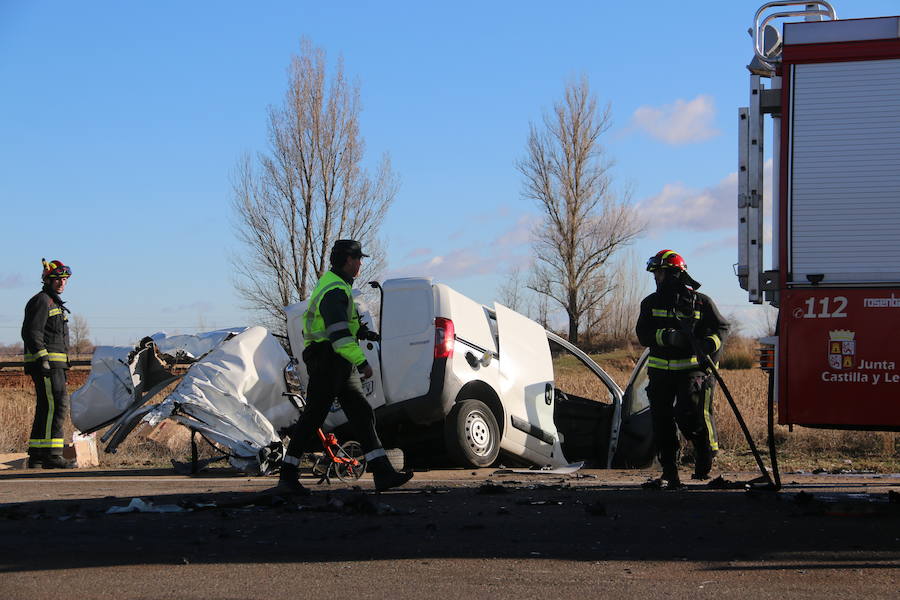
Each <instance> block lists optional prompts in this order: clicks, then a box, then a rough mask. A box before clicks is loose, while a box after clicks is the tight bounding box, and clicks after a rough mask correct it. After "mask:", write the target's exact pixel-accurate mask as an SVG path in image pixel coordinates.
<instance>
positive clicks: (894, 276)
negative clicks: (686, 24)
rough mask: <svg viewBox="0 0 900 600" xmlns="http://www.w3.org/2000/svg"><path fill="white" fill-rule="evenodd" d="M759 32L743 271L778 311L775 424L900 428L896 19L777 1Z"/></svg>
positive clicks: (744, 138)
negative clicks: (767, 187) (768, 172)
mask: <svg viewBox="0 0 900 600" xmlns="http://www.w3.org/2000/svg"><path fill="white" fill-rule="evenodd" d="M791 7H794V8H791ZM785 9H787V10H785ZM786 19H794V20H795V21H794V22H787V21H785V20H786ZM796 19H802V20H800V21H796ZM773 22H781V23H782V25H783V27H782V29H781V30H778V29H777V28H776V27H775V26H773V24H772V23H773ZM751 34H752V36H753V45H754V58H753V61H752V63H751V64H750V65H748V69H749V70H750V71H751V76H750V105H749V106H748V107H745V108H741V109H739V127H740V129H739V145H740V152H739V155H740V157H739V170H738V180H739V184H738V230H739V254H738V264H737V265H736V267H737V268H736V271H737V273H736V274H737V276H738V280H739V282H740V285H741V287H742V288H743V289H745V290H747V292H748V295H749V300H750V301H751V302H754V303H757V304H761V303H763V302H768V303H770V304H771V305H772V306H774V307H777V308H778V328H777V334H776V336H775V338H774V339H772V340H771V341H772V342H773V344H774V346H775V363H774V376H775V385H774V388H775V394H776V398H777V401H778V421H779V423H781V424H789V425H790V424H798V425H804V426H809V427H832V428H847V429H866V430H895V431H896V430H900V16H889V17H877V18H866V19H845V20H841V19H839V18H838V16H837V14H836V12H835V10H834V8H833V7H832V6H831V5H830V4H829V3H828V2H824V1H818V2H769V3H767V4H765V5H763V6H762V7H761V8H760V9H759V11H757V13H756V16H755V20H754V23H753V28H752V30H751ZM765 115H769V116H770V117H771V123H772V128H771V134H770V136H771V138H770V139H771V142H772V148H773V150H772V163H773V168H772V173H773V177H772V179H773V181H772V197H771V202H766V203H765V205H766V206H767V208H766V211H769V210H770V209H771V210H770V215H769V219H770V220H769V221H765V219H764V202H763V175H762V174H763V161H764V153H763V145H764V138H765V129H764V123H765ZM768 207H770V209H769V208H768ZM767 223H768V224H770V226H771V239H772V244H771V249H772V254H771V268H769V269H766V268H765V267H764V266H763V247H764V245H765V244H764V234H766V235H767V234H768V231H765V229H767V227H766V225H767Z"/></svg>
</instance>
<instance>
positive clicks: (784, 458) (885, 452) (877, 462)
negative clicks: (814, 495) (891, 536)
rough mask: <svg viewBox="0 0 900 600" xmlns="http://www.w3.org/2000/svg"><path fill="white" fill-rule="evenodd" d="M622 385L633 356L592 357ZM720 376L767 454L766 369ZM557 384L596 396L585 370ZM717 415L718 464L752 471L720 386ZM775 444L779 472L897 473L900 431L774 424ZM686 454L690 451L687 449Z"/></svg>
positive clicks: (562, 377) (566, 372)
mask: <svg viewBox="0 0 900 600" xmlns="http://www.w3.org/2000/svg"><path fill="white" fill-rule="evenodd" d="M594 358H595V359H596V361H597V362H598V364H600V365H601V366H603V367H604V368H605V369H606V371H607V372H608V373H609V375H610V376H611V377H612V378H613V379H614V380H615V381H616V383H618V384H619V386H620V387H622V388H623V389H624V388H625V386H626V384H627V383H628V378H629V376H630V375H631V368H632V365H633V364H634V361H633V359H628V358H627V357H618V356H615V357H613V358H612V359H606V360H605V358H604V356H596V357H594ZM720 372H721V374H722V378H723V379H724V380H725V383H726V384H727V385H728V388H729V389H730V390H731V395H732V397H733V398H734V400H735V404H737V406H738V409H739V410H740V412H741V415H742V416H743V418H744V422H745V423H746V424H747V427H748V429H749V430H750V433H751V434H752V437H753V440H754V442H755V443H756V446H757V448H758V449H759V450H760V451H761V452H762V453H763V454H764V455H765V457H766V463H767V464H768V454H767V453H768V449H767V446H766V439H767V438H766V429H767V410H768V407H767V384H768V379H767V375H766V373H764V372H763V371H761V370H760V369H722V370H721V371H720ZM557 379H558V381H557V384H558V386H559V387H561V388H562V389H563V390H565V391H566V392H571V393H574V394H576V395H579V396H583V397H589V398H594V397H595V396H596V393H595V391H594V389H593V388H594V387H595V379H594V378H593V377H592V376H589V375H587V374H586V373H583V372H580V371H576V370H568V369H563V370H562V373H561V375H558V376H557ZM715 398H716V399H715V417H716V424H717V429H718V433H719V445H720V447H721V451H720V453H719V457H718V459H717V460H718V464H719V467H720V468H723V469H755V468H756V463H755V461H754V459H753V455H752V454H751V452H750V447H749V445H748V444H747V442H746V440H745V438H744V435H743V433H742V432H741V428H740V425H739V424H738V422H737V419H736V418H735V416H734V413H733V411H732V410H731V407H730V406H729V404H728V401H727V400H726V398H725V396H724V395H723V394H722V392H721V390H719V389H718V388H717V390H716V396H715ZM775 443H776V446H777V449H778V460H779V466H780V467H781V469H783V470H804V471H812V470H815V469H825V470H827V471H835V470H841V469H843V470H874V471H877V472H889V473H897V472H900V434H896V433H883V432H870V431H840V430H826V429H811V428H806V427H794V430H793V431H792V432H789V431H788V428H787V427H786V426H782V425H777V423H776V425H775ZM684 454H685V455H689V454H690V452H689V449H688V447H686V448H685V453H684Z"/></svg>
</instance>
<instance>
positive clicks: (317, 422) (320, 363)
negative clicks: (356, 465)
mask: <svg viewBox="0 0 900 600" xmlns="http://www.w3.org/2000/svg"><path fill="white" fill-rule="evenodd" d="M367 256H368V255H367V254H363V252H362V247H361V246H360V243H359V242H357V241H356V240H338V241H336V242H335V244H334V247H333V248H332V250H331V257H330V260H331V269H330V270H328V271H326V272H325V274H324V275H322V277H321V279H319V282H318V283H317V284H316V287H315V289H314V290H313V292H312V294H311V295H310V297H309V304H308V305H307V308H306V313H305V314H304V315H303V340H304V346H305V347H304V349H303V362H304V363H306V369H307V372H308V373H309V386H308V389H307V397H306V406H305V407H304V409H303V414H302V415H301V416H300V420H299V421H297V423H296V424H295V425H294V426H293V427H292V428H291V430H290V432H289V433H290V437H291V441H290V444H289V445H288V448H287V452H286V453H285V457H284V460H283V461H282V466H281V474H280V476H279V482H278V487H277V488H275V489H276V491H280V492H285V493H293V494H305V493H307V490H306V488H304V487H303V486H302V485H300V482H299V481H298V480H297V476H298V465H299V464H300V457H301V455H302V454H303V452H304V450H305V448H306V446H307V444H309V443H310V441H311V440H312V439H313V437H314V436H315V432H316V429H317V428H319V427H321V425H322V422H323V421H324V420H325V417H327V416H328V410H329V408H331V404H332V402H333V401H334V400H335V399H337V401H338V402H339V403H340V405H341V408H343V410H344V413H346V415H347V418H348V420H349V421H350V424H351V426H352V427H354V428H355V429H356V433H357V435H359V441H360V443H361V445H362V449H363V450H364V451H365V453H366V468H367V469H368V470H369V471H371V472H372V475H373V477H374V479H375V488H376V489H377V490H379V491H381V490H386V489H388V488H392V487H397V486H400V485H403V484H404V483H406V482H407V481H409V479H410V478H411V477H412V473H408V472H397V471H395V470H394V468H393V466H392V465H391V463H390V461H389V460H388V458H387V455H386V454H385V451H384V448H383V447H382V445H381V440H380V439H379V438H378V433H377V432H376V431H375V413H374V412H373V411H372V407H371V406H370V405H369V403H368V401H367V400H366V397H365V394H364V393H363V387H362V380H363V379H368V378H369V377H372V367H371V366H370V365H369V363H368V362H367V361H366V357H365V355H364V354H363V351H362V348H360V345H359V343H358V342H357V340H359V339H371V340H377V339H378V335H377V334H376V333H374V332H369V331H368V329H366V327H365V326H364V325H362V324H361V323H360V320H359V315H358V314H357V310H356V305H355V303H354V302H353V279H354V278H355V277H357V276H358V275H359V269H360V266H361V265H362V259H363V258H365V257H367Z"/></svg>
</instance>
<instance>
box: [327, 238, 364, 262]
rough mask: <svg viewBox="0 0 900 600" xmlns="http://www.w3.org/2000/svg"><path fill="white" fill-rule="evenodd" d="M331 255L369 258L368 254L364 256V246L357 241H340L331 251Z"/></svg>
mask: <svg viewBox="0 0 900 600" xmlns="http://www.w3.org/2000/svg"><path fill="white" fill-rule="evenodd" d="M331 255H332V256H336V255H343V256H350V257H352V258H368V257H369V255H368V254H363V251H362V246H361V245H360V244H359V242H357V241H356V240H338V241H336V242H335V243H334V247H333V248H332V249H331Z"/></svg>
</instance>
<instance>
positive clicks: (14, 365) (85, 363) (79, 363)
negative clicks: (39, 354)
mask: <svg viewBox="0 0 900 600" xmlns="http://www.w3.org/2000/svg"><path fill="white" fill-rule="evenodd" d="M69 366H71V367H89V366H91V361H89V360H70V361H69ZM24 368H25V361H22V360H9V361H0V371H2V370H3V369H24Z"/></svg>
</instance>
